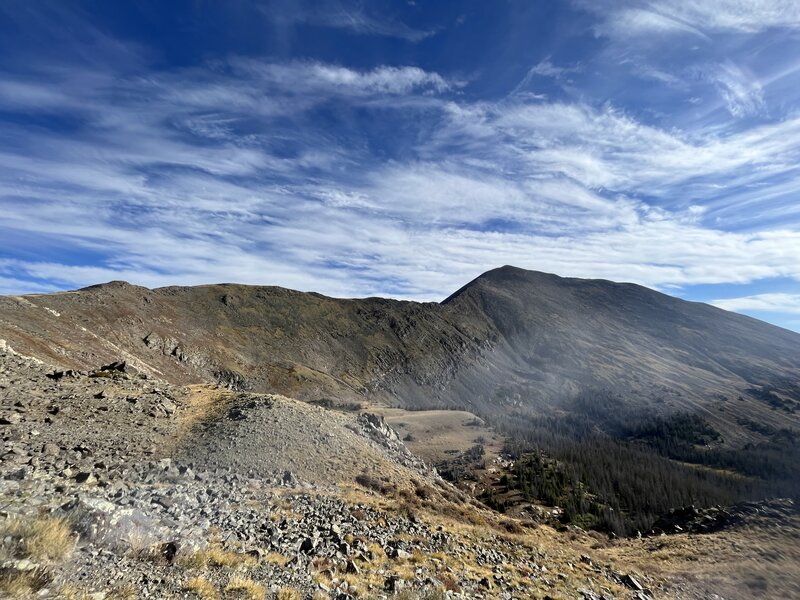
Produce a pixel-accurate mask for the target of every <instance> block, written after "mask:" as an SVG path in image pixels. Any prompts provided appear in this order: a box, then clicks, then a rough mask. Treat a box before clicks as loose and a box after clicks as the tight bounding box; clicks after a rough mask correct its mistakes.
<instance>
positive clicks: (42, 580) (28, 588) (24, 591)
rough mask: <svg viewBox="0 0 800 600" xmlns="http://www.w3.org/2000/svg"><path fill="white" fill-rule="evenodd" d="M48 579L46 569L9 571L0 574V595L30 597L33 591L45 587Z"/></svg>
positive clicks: (4, 596) (5, 596) (3, 596)
mask: <svg viewBox="0 0 800 600" xmlns="http://www.w3.org/2000/svg"><path fill="white" fill-rule="evenodd" d="M49 580H50V577H49V575H48V573H47V572H46V571H43V570H41V569H35V570H32V571H11V572H9V573H4V574H3V575H2V576H0V597H2V598H30V597H31V596H32V595H33V593H34V592H37V591H38V590H40V589H42V588H43V587H45V586H46V585H47V584H48V582H49Z"/></svg>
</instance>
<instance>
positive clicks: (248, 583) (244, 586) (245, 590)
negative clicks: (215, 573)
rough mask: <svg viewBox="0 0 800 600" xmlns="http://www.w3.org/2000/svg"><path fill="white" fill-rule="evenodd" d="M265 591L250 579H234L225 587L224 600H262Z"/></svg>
mask: <svg viewBox="0 0 800 600" xmlns="http://www.w3.org/2000/svg"><path fill="white" fill-rule="evenodd" d="M266 593H267V592H266V589H265V588H264V586H263V585H261V584H260V583H257V582H255V581H253V580H252V579H243V578H242V577H234V578H232V579H231V580H230V581H229V582H228V585H227V586H225V597H226V598H243V599H246V600H264V597H265V596H266Z"/></svg>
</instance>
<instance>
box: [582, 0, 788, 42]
mask: <svg viewBox="0 0 800 600" xmlns="http://www.w3.org/2000/svg"><path fill="white" fill-rule="evenodd" d="M574 3H575V4H576V5H577V6H579V7H581V8H583V9H586V10H590V11H592V12H594V13H596V14H597V15H599V16H601V17H602V18H603V22H602V24H601V25H599V26H598V27H597V31H598V33H600V34H601V35H607V36H610V37H615V38H626V37H632V36H636V37H639V36H645V35H653V34H676V33H680V34H687V33H689V34H693V35H696V36H701V37H706V34H712V33H719V32H737V33H758V32H761V31H765V30H768V29H771V28H788V29H797V28H800V5H798V3H797V2H796V1H795V0H574Z"/></svg>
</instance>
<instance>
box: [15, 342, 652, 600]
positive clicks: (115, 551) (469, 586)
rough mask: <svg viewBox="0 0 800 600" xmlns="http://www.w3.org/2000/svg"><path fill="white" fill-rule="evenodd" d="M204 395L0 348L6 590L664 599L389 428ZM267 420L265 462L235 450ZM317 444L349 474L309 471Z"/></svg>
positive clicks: (372, 420) (305, 409)
mask: <svg viewBox="0 0 800 600" xmlns="http://www.w3.org/2000/svg"><path fill="white" fill-rule="evenodd" d="M206 392H207V393H203V394H199V396H200V398H201V401H197V399H196V397H197V395H198V394H197V390H194V391H193V390H190V389H188V388H181V387H176V386H170V385H167V384H164V383H163V382H158V381H154V380H152V379H149V378H146V377H142V376H140V375H138V374H136V373H133V372H131V370H130V369H129V368H128V367H127V366H126V365H123V364H121V363H118V364H112V365H105V366H104V368H101V369H98V370H96V371H93V372H84V373H78V372H64V371H60V372H53V371H52V370H51V369H50V368H49V367H47V366H46V365H43V364H41V363H39V362H38V361H36V360H34V359H29V358H26V357H22V356H19V355H16V354H15V353H14V352H13V350H11V349H9V348H3V349H2V350H0V399H2V409H1V410H0V424H1V425H0V427H1V428H2V429H1V431H2V439H3V444H4V451H3V455H2V463H0V469H1V471H2V479H1V480H0V502H1V503H2V522H1V523H0V527H2V528H3V537H2V548H0V552H2V556H0V559H2V563H0V589H2V590H4V593H5V594H6V595H7V596H13V597H28V596H30V597H37V598H91V599H93V600H95V599H100V598H188V597H198V598H221V597H225V598H227V597H231V598H233V597H239V598H267V597H269V598H310V597H314V598H386V597H391V596H395V595H401V596H402V597H407V598H417V597H419V598H428V597H430V598H434V597H460V598H512V597H539V596H541V597H545V596H547V595H550V596H551V597H583V598H602V597H604V598H632V597H633V598H645V597H647V596H648V594H650V592H649V591H647V590H645V589H644V586H646V585H649V584H648V581H647V579H646V578H643V577H641V576H639V575H631V574H628V573H624V574H623V573H621V572H619V571H618V570H617V569H615V568H612V567H611V566H610V565H600V564H595V562H594V561H593V560H592V559H591V558H589V557H588V556H583V557H581V555H580V553H577V552H570V551H568V550H565V549H562V548H558V547H557V546H554V547H552V548H545V547H543V546H542V545H541V544H536V543H534V542H533V540H532V539H531V538H530V536H529V535H528V532H527V530H526V528H525V527H524V526H523V525H521V524H519V523H517V522H515V521H511V520H509V519H504V518H501V517H499V516H497V515H494V514H492V513H490V512H489V511H486V510H484V509H482V508H481V507H480V506H478V505H477V504H476V503H474V501H472V500H470V499H468V498H466V497H465V496H464V495H463V494H461V493H460V492H458V491H457V490H456V489H455V488H452V487H451V486H450V485H449V484H446V483H445V482H443V481H442V480H441V479H439V478H438V476H436V474H435V472H433V471H432V470H430V469H428V468H427V467H426V466H425V465H424V463H422V462H421V461H419V460H418V459H416V458H414V457H413V456H411V455H410V453H408V451H407V450H405V447H404V446H403V445H402V443H400V441H399V440H398V439H397V436H396V435H395V434H394V432H393V431H392V430H391V429H389V428H388V427H386V426H385V424H383V422H382V420H381V419H380V418H379V417H374V416H369V415H364V414H356V413H352V414H348V413H342V412H335V413H334V412H331V411H328V410H325V409H322V408H319V407H314V406H309V405H306V404H302V403H294V401H290V400H288V399H284V398H279V397H269V396H261V395H252V394H251V395H247V394H245V395H242V394H239V393H231V392H226V391H225V390H217V391H216V392H215V393H210V392H209V391H208V390H206ZM193 394H194V396H193ZM215 394H216V395H215ZM215 403H216V404H215ZM254 411H255V412H254ZM294 413H298V414H299V418H302V419H303V426H304V427H305V433H304V435H303V436H302V438H303V439H305V440H306V442H305V444H304V445H302V447H298V446H300V445H301V441H300V440H301V436H299V434H298V432H297V431H291V432H290V431H288V430H286V429H285V428H286V427H288V426H293V427H299V425H298V423H296V422H294V421H293V420H292V419H293V418H295V417H297V415H294V416H293V414H294ZM265 414H268V415H269V418H267V417H266V416H265ZM310 415H311V416H313V415H316V416H317V418H316V420H314V419H311V418H310ZM266 422H271V423H272V426H273V428H274V432H272V433H269V434H268V435H269V436H270V437H272V438H274V439H273V440H272V441H271V442H269V441H264V448H262V451H263V450H266V451H264V452H262V454H261V455H260V456H262V457H263V460H261V461H259V460H254V459H253V457H249V458H247V459H246V460H245V459H244V458H243V457H242V456H237V452H236V449H237V446H236V444H237V443H242V440H243V439H244V440H247V441H246V442H245V445H244V446H242V448H245V449H247V450H248V451H251V452H255V451H257V449H256V448H253V447H252V441H253V439H255V438H253V437H252V435H250V437H248V435H249V434H243V435H241V436H239V438H238V439H237V438H235V437H234V436H231V435H228V434H226V431H228V429H229V428H230V427H231V426H232V424H233V423H244V424H249V425H250V426H252V428H253V429H254V430H256V431H260V432H262V434H263V431H264V430H265V427H266V425H265V423H266ZM337 428H338V429H337ZM246 429H247V428H246V427H245V430H246ZM210 432H213V433H215V435H210ZM251 434H252V432H251ZM284 434H285V435H284ZM264 435H266V434H264ZM214 439H216V440H218V442H219V444H220V452H219V453H212V452H209V444H210V443H211V441H212V440H214ZM287 440H289V441H291V442H292V443H293V445H294V446H295V447H293V448H291V449H289V448H286V450H285V452H284V456H281V455H280V453H278V452H276V451H275V450H274V449H275V448H285V447H286V445H287ZM319 448H323V449H324V451H325V453H329V454H336V455H337V456H338V459H340V460H341V459H342V457H344V458H345V459H347V460H349V461H350V468H349V469H344V468H343V469H340V470H339V471H338V472H335V473H332V472H330V471H327V472H322V473H319V474H318V475H319V476H318V477H316V478H314V477H312V476H313V475H314V473H313V472H312V471H311V470H309V461H308V460H307V458H308V457H309V456H314V454H315V453H318V450H319ZM192 452H196V454H197V458H198V460H197V461H195V462H192V460H191V458H192ZM353 452H359V455H358V456H356V455H353V454H352V453H353ZM348 453H350V454H348ZM226 457H227V458H228V459H229V460H228V464H227V465H226V464H223V463H224V462H225V460H226ZM362 459H363V460H362ZM365 465H366V466H365ZM328 466H331V465H328ZM332 466H334V467H335V464H334V465H332ZM292 467H294V468H295V470H293V468H292ZM299 473H301V474H302V475H303V476H302V477H301V476H300V475H299ZM342 476H344V477H345V478H346V480H343V479H342ZM337 479H338V481H337Z"/></svg>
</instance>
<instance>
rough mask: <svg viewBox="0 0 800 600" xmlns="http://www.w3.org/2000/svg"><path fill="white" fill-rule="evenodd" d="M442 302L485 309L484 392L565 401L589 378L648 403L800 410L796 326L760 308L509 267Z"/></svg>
mask: <svg viewBox="0 0 800 600" xmlns="http://www.w3.org/2000/svg"><path fill="white" fill-rule="evenodd" d="M443 304H444V306H445V307H446V308H447V309H448V311H449V313H450V316H449V318H451V319H452V320H454V321H457V322H458V321H459V319H469V318H470V316H473V315H481V316H482V317H483V318H484V319H485V324H483V325H482V326H483V327H484V328H485V329H486V330H488V331H490V332H491V334H490V335H492V336H493V337H494V338H496V340H497V342H496V343H495V344H494V345H493V354H494V355H495V360H494V366H495V369H494V371H495V373H494V376H493V377H492V380H493V383H494V387H493V392H494V393H495V397H494V398H488V397H484V401H486V402H489V403H491V402H492V401H494V402H509V401H511V402H514V401H516V400H519V401H520V402H521V403H522V404H524V405H539V406H547V405H553V403H556V404H563V403H564V402H567V403H568V402H569V401H570V400H572V399H574V398H575V397H576V396H577V395H579V394H580V392H581V391H582V390H587V389H592V390H595V391H598V390H604V391H608V392H612V393H615V394H621V395H622V396H624V397H625V398H627V399H630V400H631V402H633V403H634V404H638V405H641V406H648V405H651V404H654V405H656V406H660V405H663V406H664V407H666V408H670V407H671V408H673V409H692V410H697V409H700V410H708V408H709V407H710V406H712V405H719V404H723V405H724V407H725V410H726V411H727V412H728V413H729V415H728V416H729V417H730V416H732V415H736V416H741V414H740V413H743V412H750V411H752V410H755V411H756V412H758V413H759V414H760V415H761V416H762V417H764V418H766V419H767V420H768V421H770V422H772V423H773V424H775V425H776V426H780V425H781V424H782V423H784V422H785V421H786V420H787V419H788V420H790V421H792V422H795V420H796V419H795V410H796V409H797V408H798V407H800V386H799V385H800V335H798V334H796V333H793V332H790V331H787V330H784V329H781V328H779V327H775V326H772V325H769V324H767V323H763V322H761V321H758V320H756V319H752V318H749V317H746V316H742V315H738V314H735V313H730V312H726V311H723V310H720V309H717V308H715V307H712V306H709V305H706V304H700V303H693V302H686V301H683V300H679V299H677V298H673V297H671V296H667V295H665V294H661V293H658V292H655V291H653V290H650V289H647V288H644V287H641V286H637V285H633V284H621V283H613V282H609V281H602V280H582V279H569V278H561V277H558V276H555V275H548V274H544V273H536V272H531V271H524V270H522V269H516V268H514V267H503V268H500V269H495V270H493V271H490V272H488V273H486V274H484V275H482V276H481V277H479V278H477V279H476V280H474V281H473V282H471V283H470V284H468V285H467V286H465V287H464V288H462V289H461V290H459V291H458V292H456V293H455V294H453V295H452V296H450V297H449V298H448V299H446V300H445V301H444V303H443ZM468 322H471V321H468ZM501 374H502V376H504V378H505V383H502V378H501V377H500V375H501ZM504 390H505V391H506V392H507V393H505V394H504ZM765 390H770V391H765ZM488 392H489V390H484V393H488ZM740 396H742V397H743V398H744V399H745V400H744V401H743V402H742V401H738V400H737V399H738V398H739V397H740ZM754 403H755V404H761V405H763V406H758V407H756V408H754V406H753V404H754ZM776 409H777V410H776ZM716 412H717V413H719V412H720V411H719V410H717V411H716ZM715 419H716V420H723V421H726V420H728V421H729V420H730V418H727V419H726V418H725V417H724V416H723V415H719V414H716V415H715Z"/></svg>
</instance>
